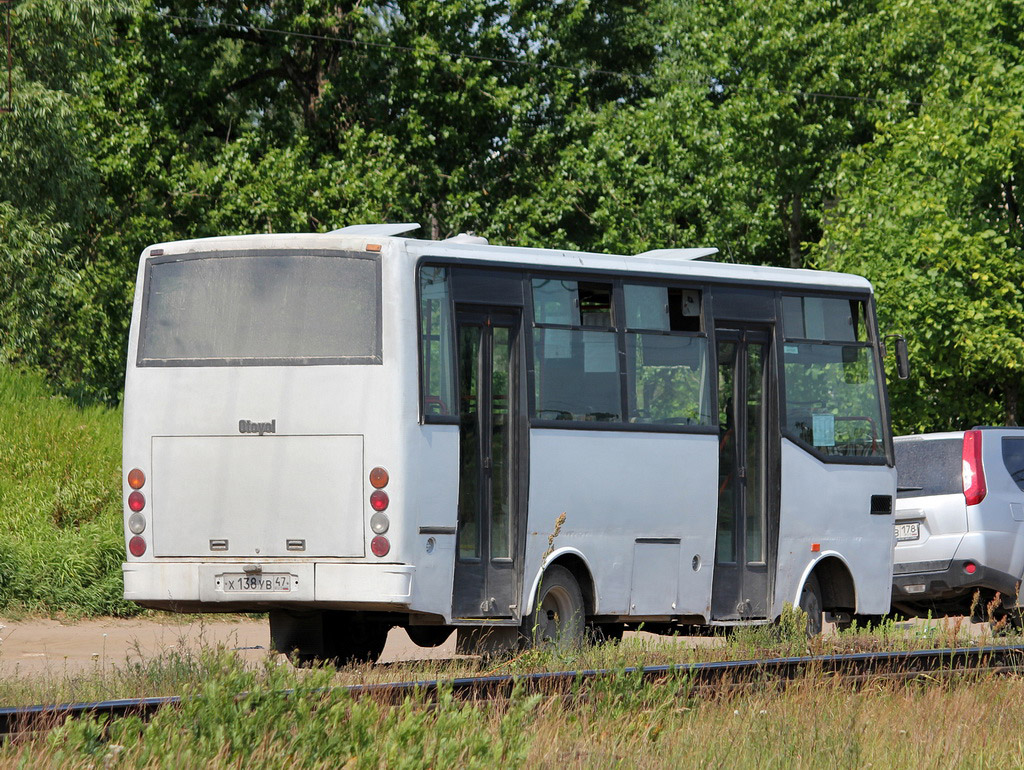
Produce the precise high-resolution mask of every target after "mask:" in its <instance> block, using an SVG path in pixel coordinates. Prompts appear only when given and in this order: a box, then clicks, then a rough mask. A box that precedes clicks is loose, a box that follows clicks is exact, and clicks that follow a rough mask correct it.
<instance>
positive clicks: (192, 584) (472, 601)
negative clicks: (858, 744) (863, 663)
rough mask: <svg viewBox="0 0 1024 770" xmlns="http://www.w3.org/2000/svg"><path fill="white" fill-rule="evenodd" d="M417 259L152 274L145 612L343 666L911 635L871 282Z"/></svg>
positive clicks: (143, 536)
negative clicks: (210, 624)
mask: <svg viewBox="0 0 1024 770" xmlns="http://www.w3.org/2000/svg"><path fill="white" fill-rule="evenodd" d="M414 228H415V225H359V226H352V227H347V228H344V229H341V230H337V231H334V232H331V233H327V234H293V235H249V236H238V237H221V238H208V239H201V240H190V241H181V242H174V243H162V244H158V245H155V246H152V247H150V248H147V249H146V250H145V251H144V252H143V253H142V256H141V259H140V265H139V272H138V290H137V292H136V296H135V303H134V307H133V311H132V324H131V335H130V341H129V354H128V366H127V378H126V382H125V396H124V458H123V460H124V466H123V467H124V469H125V474H124V507H125V518H124V525H125V546H126V548H127V551H128V556H127V560H126V562H125V564H124V582H125V597H126V598H127V599H130V600H133V601H136V602H138V603H139V604H141V605H144V606H146V607H154V608H160V609H166V610H176V611H183V612H210V611H214V612H215V611H268V612H269V614H270V624H271V633H272V638H273V642H274V644H275V645H276V646H277V648H278V649H282V650H289V651H293V652H295V653H296V654H298V655H299V656H300V658H313V657H323V658H328V659H330V658H348V657H351V656H361V657H370V658H373V657H375V656H377V655H379V654H380V652H381V650H382V648H383V645H384V639H385V636H386V634H387V631H388V629H390V628H392V627H394V626H403V627H405V628H406V629H407V630H408V632H409V635H410V637H411V638H412V639H413V641H415V642H416V643H418V644H421V645H433V644H439V643H441V642H442V641H443V640H444V639H446V638H447V637H448V636H449V635H450V633H451V631H452V629H453V628H459V629H461V632H460V634H459V639H460V640H463V642H464V646H465V645H472V644H479V643H481V642H482V640H485V639H491V640H498V641H499V643H503V642H507V641H509V640H510V639H512V638H514V637H516V636H518V635H519V634H521V633H525V635H526V636H528V637H529V636H532V637H534V639H557V640H568V641H570V642H576V641H578V640H579V639H580V638H581V637H582V635H583V634H584V631H585V626H586V627H588V628H590V629H593V630H595V631H596V632H597V633H598V635H600V634H602V633H603V634H604V635H605V636H617V635H620V634H621V632H622V629H623V628H625V627H629V626H631V625H632V626H635V625H638V624H640V623H643V624H644V628H645V629H648V630H655V631H657V630H663V631H670V630H675V629H682V628H690V627H693V626H703V627H707V626H722V625H736V624H752V623H767V622H771V621H772V620H773V619H775V618H777V617H778V616H779V615H780V614H781V612H782V611H783V608H784V606H785V605H786V604H787V603H790V604H793V605H799V606H802V607H804V608H805V609H806V610H807V611H808V613H809V616H810V618H811V621H810V625H811V627H812V629H814V630H816V629H818V628H820V626H821V623H822V615H823V612H824V613H831V614H832V617H834V618H835V619H836V620H837V621H839V622H841V623H842V622H848V621H849V620H850V618H851V617H853V616H854V615H879V614H882V613H885V612H887V611H888V610H889V601H890V592H891V587H892V564H893V562H892V553H893V519H892V508H893V499H894V496H895V492H896V473H895V470H894V468H893V450H892V440H891V435H890V427H889V415H888V407H887V403H888V402H887V398H886V389H885V382H884V376H883V374H882V353H883V348H882V346H881V345H880V340H879V332H878V329H877V326H876V321H875V314H874V305H873V299H872V293H871V286H870V284H869V283H868V282H867V281H866V280H865V279H863V278H860V277H857V276H853V275H844V274H837V273H828V272H819V271H811V270H790V269H781V268H768V267H751V266H741V265H735V264H723V263H716V262H713V261H705V260H703V258H704V257H708V256H710V255H712V254H714V253H715V251H716V250H715V249H679V250H676V249H671V250H658V251H649V252H645V253H643V254H636V255H633V256H622V255H608V254H590V253H581V252H569V251H558V250H548V249H526V248H506V247H497V246H491V245H488V244H487V243H486V241H485V240H484V239H482V238H475V237H472V236H466V235H461V236H457V237H455V238H451V239H448V240H443V241H425V240H416V239H413V238H409V237H402V236H403V234H405V233H407V232H409V231H410V230H412V229H414Z"/></svg>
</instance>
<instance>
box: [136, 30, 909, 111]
mask: <svg viewBox="0 0 1024 770" xmlns="http://www.w3.org/2000/svg"><path fill="white" fill-rule="evenodd" d="M153 14H154V15H155V16H159V17H161V18H165V19H170V20H173V21H179V22H188V23H191V24H196V25H198V26H205V27H208V28H215V27H224V28H230V29H236V30H239V31H245V32H257V33H259V34H263V35H278V36H281V37H293V38H299V39H305V40H316V41H321V42H329V43H339V44H342V45H348V46H352V47H363V48H373V49H377V50H381V51H398V52H402V53H411V54H414V55H417V56H435V57H448V58H451V59H460V58H461V59H469V60H471V61H480V62H493V63H495V64H504V65H509V66H515V67H528V68H532V69H538V70H557V71H562V72H570V73H572V74H576V75H580V76H587V75H606V76H609V77H617V78H621V79H623V80H637V81H645V80H652V79H654V78H655V77H656V76H655V75H653V74H649V73H633V72H621V71H617V70H609V69H604V68H601V67H573V66H570V65H567V64H555V63H553V62H534V61H529V60H526V59H511V58H508V57H501V56H484V55H482V54H474V53H467V52H465V51H459V52H454V51H448V50H431V49H426V48H416V47H413V46H407V45H401V44H398V43H384V42H380V41H374V40H358V39H356V38H349V37H342V36H340V35H326V34H319V33H313V32H299V31H297V30H287V29H278V28H275V27H261V26H257V25H254V24H242V23H239V22H228V21H217V20H214V19H204V18H199V17H193V16H182V15H180V14H173V13H169V12H166V11H154V12H153ZM700 82H701V83H707V84H713V87H715V88H721V89H723V90H726V89H732V90H746V91H760V92H764V93H773V94H784V93H786V94H791V95H794V96H799V97H802V98H809V99H824V100H834V101H856V102H863V103H871V104H880V105H885V106H890V107H891V106H904V107H924V106H926V104H925V102H922V101H918V100H914V99H903V98H895V97H894V98H890V99H882V98H879V97H875V96H862V95H849V94H833V93H827V92H821V91H804V90H802V89H794V90H785V89H772V88H766V87H763V86H753V85H750V84H736V83H728V82H725V81H720V80H718V79H716V78H713V77H710V76H707V77H705V78H703V79H702V80H701V81H700Z"/></svg>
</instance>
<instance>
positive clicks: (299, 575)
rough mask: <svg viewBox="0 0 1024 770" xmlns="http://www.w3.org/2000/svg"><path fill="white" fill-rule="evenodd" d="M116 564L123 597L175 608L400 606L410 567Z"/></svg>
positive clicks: (406, 597) (408, 597)
mask: <svg viewBox="0 0 1024 770" xmlns="http://www.w3.org/2000/svg"><path fill="white" fill-rule="evenodd" d="M121 566H122V572H123V574H124V598H125V599H127V600H129V601H134V602H138V603H139V604H141V605H143V606H145V607H153V608H156V609H167V610H173V611H179V612H219V611H225V612H227V611H237V610H247V609H253V610H262V609H268V608H271V607H294V608H299V607H309V608H312V607H324V608H327V607H330V608H335V609H379V610H402V609H407V608H408V607H409V604H410V602H411V601H412V578H413V573H414V572H415V567H413V566H411V565H408V564H338V563H323V562H320V563H317V562H302V563H277V562H268V563H261V564H258V565H257V564H254V563H252V562H217V563H216V564H210V563H208V562H207V563H198V562H164V561H160V562H127V563H124V564H122V565H121ZM243 577H245V578H259V579H257V580H252V579H250V580H245V581H243V580H242V578H243ZM284 586H287V590H284V588H283V587H284Z"/></svg>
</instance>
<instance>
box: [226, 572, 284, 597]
mask: <svg viewBox="0 0 1024 770" xmlns="http://www.w3.org/2000/svg"><path fill="white" fill-rule="evenodd" d="M219 581H220V586H221V590H222V591H231V592H234V593H243V594H246V593H268V592H281V593H287V592H288V591H291V590H292V576H291V575H221V576H220V578H219Z"/></svg>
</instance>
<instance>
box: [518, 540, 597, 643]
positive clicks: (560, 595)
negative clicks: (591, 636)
mask: <svg viewBox="0 0 1024 770" xmlns="http://www.w3.org/2000/svg"><path fill="white" fill-rule="evenodd" d="M528 606H529V607H530V610H529V611H528V612H527V613H524V615H523V621H522V626H521V629H522V635H523V637H524V638H525V640H526V642H527V643H528V644H534V645H540V644H551V643H553V644H555V645H556V646H565V647H570V646H571V647H575V646H579V645H580V644H582V642H583V640H584V634H585V630H586V621H587V617H589V616H590V615H592V614H593V612H594V607H595V589H594V579H593V576H592V575H591V572H590V568H589V566H588V565H587V563H586V561H584V559H583V558H582V556H580V555H579V554H578V553H563V554H561V555H559V556H557V557H556V558H555V559H553V560H551V561H550V562H549V563H548V564H546V565H545V567H544V571H543V572H542V573H541V574H540V575H539V576H538V579H537V580H536V581H535V584H534V588H533V592H532V594H531V600H530V603H529V605H528Z"/></svg>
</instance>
